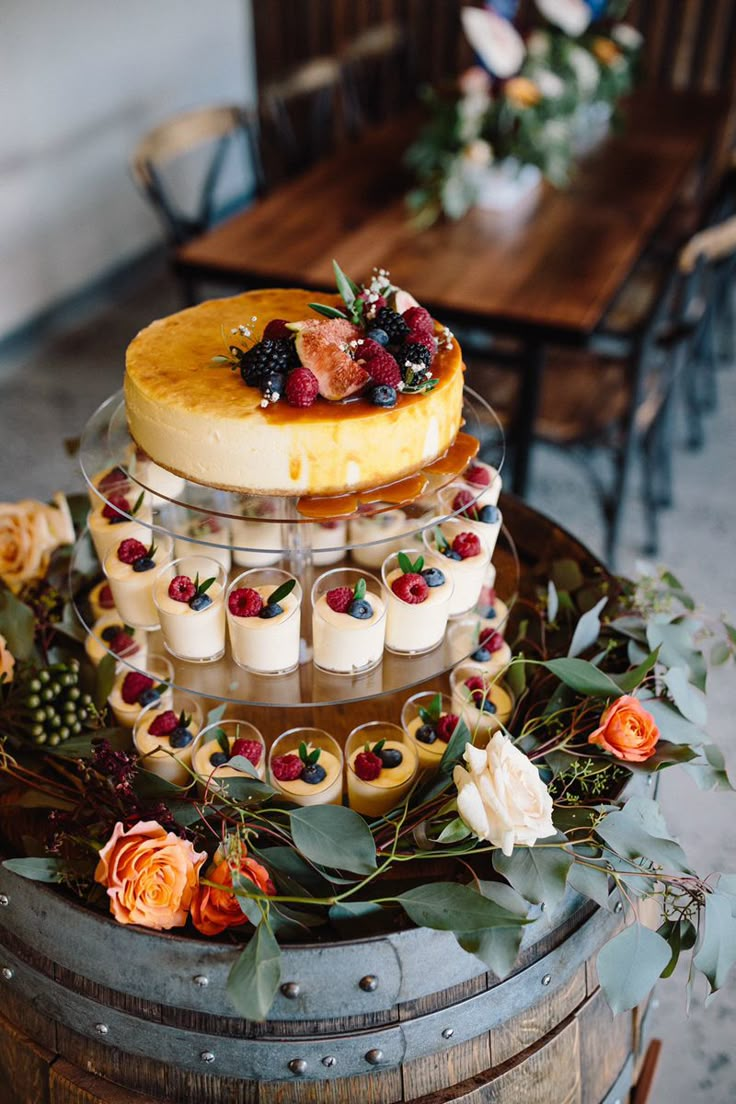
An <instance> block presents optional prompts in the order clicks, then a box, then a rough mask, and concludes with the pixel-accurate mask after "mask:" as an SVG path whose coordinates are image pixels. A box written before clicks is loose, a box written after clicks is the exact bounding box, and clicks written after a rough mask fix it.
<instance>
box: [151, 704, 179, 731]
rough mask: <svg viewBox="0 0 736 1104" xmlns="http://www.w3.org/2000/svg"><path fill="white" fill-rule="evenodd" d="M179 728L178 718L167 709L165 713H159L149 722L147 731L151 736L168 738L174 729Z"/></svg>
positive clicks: (172, 711) (171, 710)
mask: <svg viewBox="0 0 736 1104" xmlns="http://www.w3.org/2000/svg"><path fill="white" fill-rule="evenodd" d="M178 727H179V718H178V717H177V715H176V713H175V712H174V710H173V709H167V710H166V712H165V713H159V715H158V717H154V718H153V720H152V721H151V724H150V727H149V729H148V731H149V732H150V733H151V735H152V736H170V735H171V733H172V732H173V731H174V729H175V728H178Z"/></svg>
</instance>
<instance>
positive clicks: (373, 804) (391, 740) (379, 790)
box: [345, 721, 419, 819]
mask: <svg viewBox="0 0 736 1104" xmlns="http://www.w3.org/2000/svg"><path fill="white" fill-rule="evenodd" d="M381 740H383V741H384V743H383V747H382V750H383V751H391V752H399V753H400V755H401V762H400V763H399V764H398V766H394V767H385V766H384V767H383V768H382V769H381V772H380V774H379V775H378V776H377V777H375V778H373V779H370V780H367V779H364V778H360V777H359V776H358V774H357V773H356V768H355V760H356V758H357V757H358V755H360V754H361V752H363V751H365V748H366V745H367V746H368V748H369V749H370V750H372V749H373V748H374V747H375V745H376V744H377V743H378V742H379V741H381ZM345 762H346V776H347V791H348V804H349V805H350V808H351V809H354V810H355V812H356V813H362V815H363V816H367V817H370V818H371V819H372V818H375V817H380V816H384V815H385V814H386V813H388V812H390V811H391V809H395V808H396V806H397V805H400V804H401V802H402V801H403V800H404V798H405V797H406V795H407V794H408V792H409V790H410V789H411V787H412V785H413V783H414V779H415V778H416V775H417V770H418V767H419V754H418V752H417V747H416V741H414V740H411V739H409V738H408V737H407V735H406V733H405V732H404V731H403V729H401V728H399V727H398V725H394V724H388V723H385V722H384V721H369V722H368V723H367V724H363V725H359V727H358V728H354V729H353V731H352V732H351V733H350V735H349V736H348V738H347V741H346V743H345Z"/></svg>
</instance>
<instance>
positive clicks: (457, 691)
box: [450, 663, 514, 747]
mask: <svg viewBox="0 0 736 1104" xmlns="http://www.w3.org/2000/svg"><path fill="white" fill-rule="evenodd" d="M450 690H451V693H452V705H453V709H454V710H455V712H456V713H459V715H460V716H461V717H462V718H463V720H464V721H465V723H466V725H467V726H468V730H469V732H470V736H471V740H472V742H473V743H474V744H476V745H477V746H478V747H485V745H486V744H487V743H488V740H489V739H490V737H491V736H492V735H493V733H494V732H497V731H498V729H500V728H504V727H505V726H506V725H507V724H508V722H509V720H510V718H511V714H512V712H513V709H514V696H513V694H512V693H511V690H510V689H509V687H508V686H507V685H506V683H504V682H502V681H501V679H500V677H499V675H497V674H496V675H493V674H490V673H489V672H488V671H485V670H484V669H483V668H482V667H479V666H478V665H477V664H474V663H460V664H458V666H457V667H454V668H453V670H452V671H451V672H450Z"/></svg>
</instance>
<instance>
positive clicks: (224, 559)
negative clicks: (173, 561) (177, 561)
mask: <svg viewBox="0 0 736 1104" xmlns="http://www.w3.org/2000/svg"><path fill="white" fill-rule="evenodd" d="M173 527H174V530H175V532H176V537H175V540H174V556H175V557H178V558H181V557H184V556H209V558H210V559H212V560H217V561H218V562H219V563H221V564H222V566H223V568H224V570H225V571H226V572H228V571H229V570H230V567H231V566H232V551H231V548H230V540H231V537H230V523H229V522H228V521H226V520H225V519H224V518H220V517H217V515H216V514H203V513H198V512H197V513H196V514H194V515H193V516H192V514H191V513H190V512H189V511H188V510H181V511H179V510H176V512H175V515H174V518H173Z"/></svg>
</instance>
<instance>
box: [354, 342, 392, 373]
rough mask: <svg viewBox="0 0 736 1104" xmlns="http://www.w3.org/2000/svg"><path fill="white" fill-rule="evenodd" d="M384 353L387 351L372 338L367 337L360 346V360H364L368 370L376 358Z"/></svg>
mask: <svg viewBox="0 0 736 1104" xmlns="http://www.w3.org/2000/svg"><path fill="white" fill-rule="evenodd" d="M383 352H385V349H384V347H383V345H381V343H380V341H374V340H373V338H372V337H365V338H363V341H362V342H361V344H360V345H359V346H358V360H362V361H363V363H364V364H365V366H366V368H368V365H369V364H370V363H371V361H372V360H375V359H376V357H379V356H380V355H381V353H383Z"/></svg>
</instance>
